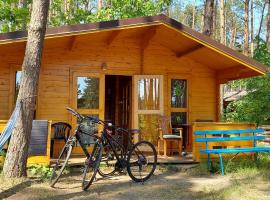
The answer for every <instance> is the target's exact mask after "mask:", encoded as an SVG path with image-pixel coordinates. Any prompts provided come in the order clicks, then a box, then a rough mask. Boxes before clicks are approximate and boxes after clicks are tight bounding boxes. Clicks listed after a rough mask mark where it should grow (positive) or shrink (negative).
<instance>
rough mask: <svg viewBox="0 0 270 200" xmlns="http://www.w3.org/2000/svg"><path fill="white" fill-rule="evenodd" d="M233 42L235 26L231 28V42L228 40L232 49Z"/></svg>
mask: <svg viewBox="0 0 270 200" xmlns="http://www.w3.org/2000/svg"><path fill="white" fill-rule="evenodd" d="M235 40H236V26H235V25H234V27H232V30H231V40H230V48H232V49H234V46H235Z"/></svg>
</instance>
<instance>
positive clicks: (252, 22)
mask: <svg viewBox="0 0 270 200" xmlns="http://www.w3.org/2000/svg"><path fill="white" fill-rule="evenodd" d="M253 53H254V15H253V0H250V54H251V57H253Z"/></svg>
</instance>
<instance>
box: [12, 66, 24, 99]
mask: <svg viewBox="0 0 270 200" xmlns="http://www.w3.org/2000/svg"><path fill="white" fill-rule="evenodd" d="M21 77H22V71H16V74H15V96H14V102H16V100H17V97H18V94H19V89H20V82H21Z"/></svg>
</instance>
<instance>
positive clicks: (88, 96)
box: [77, 77, 99, 109]
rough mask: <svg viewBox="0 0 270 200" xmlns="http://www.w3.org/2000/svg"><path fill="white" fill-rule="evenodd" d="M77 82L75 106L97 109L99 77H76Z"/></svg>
mask: <svg viewBox="0 0 270 200" xmlns="http://www.w3.org/2000/svg"><path fill="white" fill-rule="evenodd" d="M77 84H78V87H77V108H79V109H80V108H81V109H98V108H99V78H92V77H78V78H77Z"/></svg>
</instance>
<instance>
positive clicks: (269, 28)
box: [266, 0, 270, 49]
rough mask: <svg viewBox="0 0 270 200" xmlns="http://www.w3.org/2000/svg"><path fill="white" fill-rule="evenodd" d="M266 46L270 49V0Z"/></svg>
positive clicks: (269, 4)
mask: <svg viewBox="0 0 270 200" xmlns="http://www.w3.org/2000/svg"><path fill="white" fill-rule="evenodd" d="M266 30H267V32H266V44H267V48H268V49H270V0H268V13H267V25H266Z"/></svg>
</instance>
